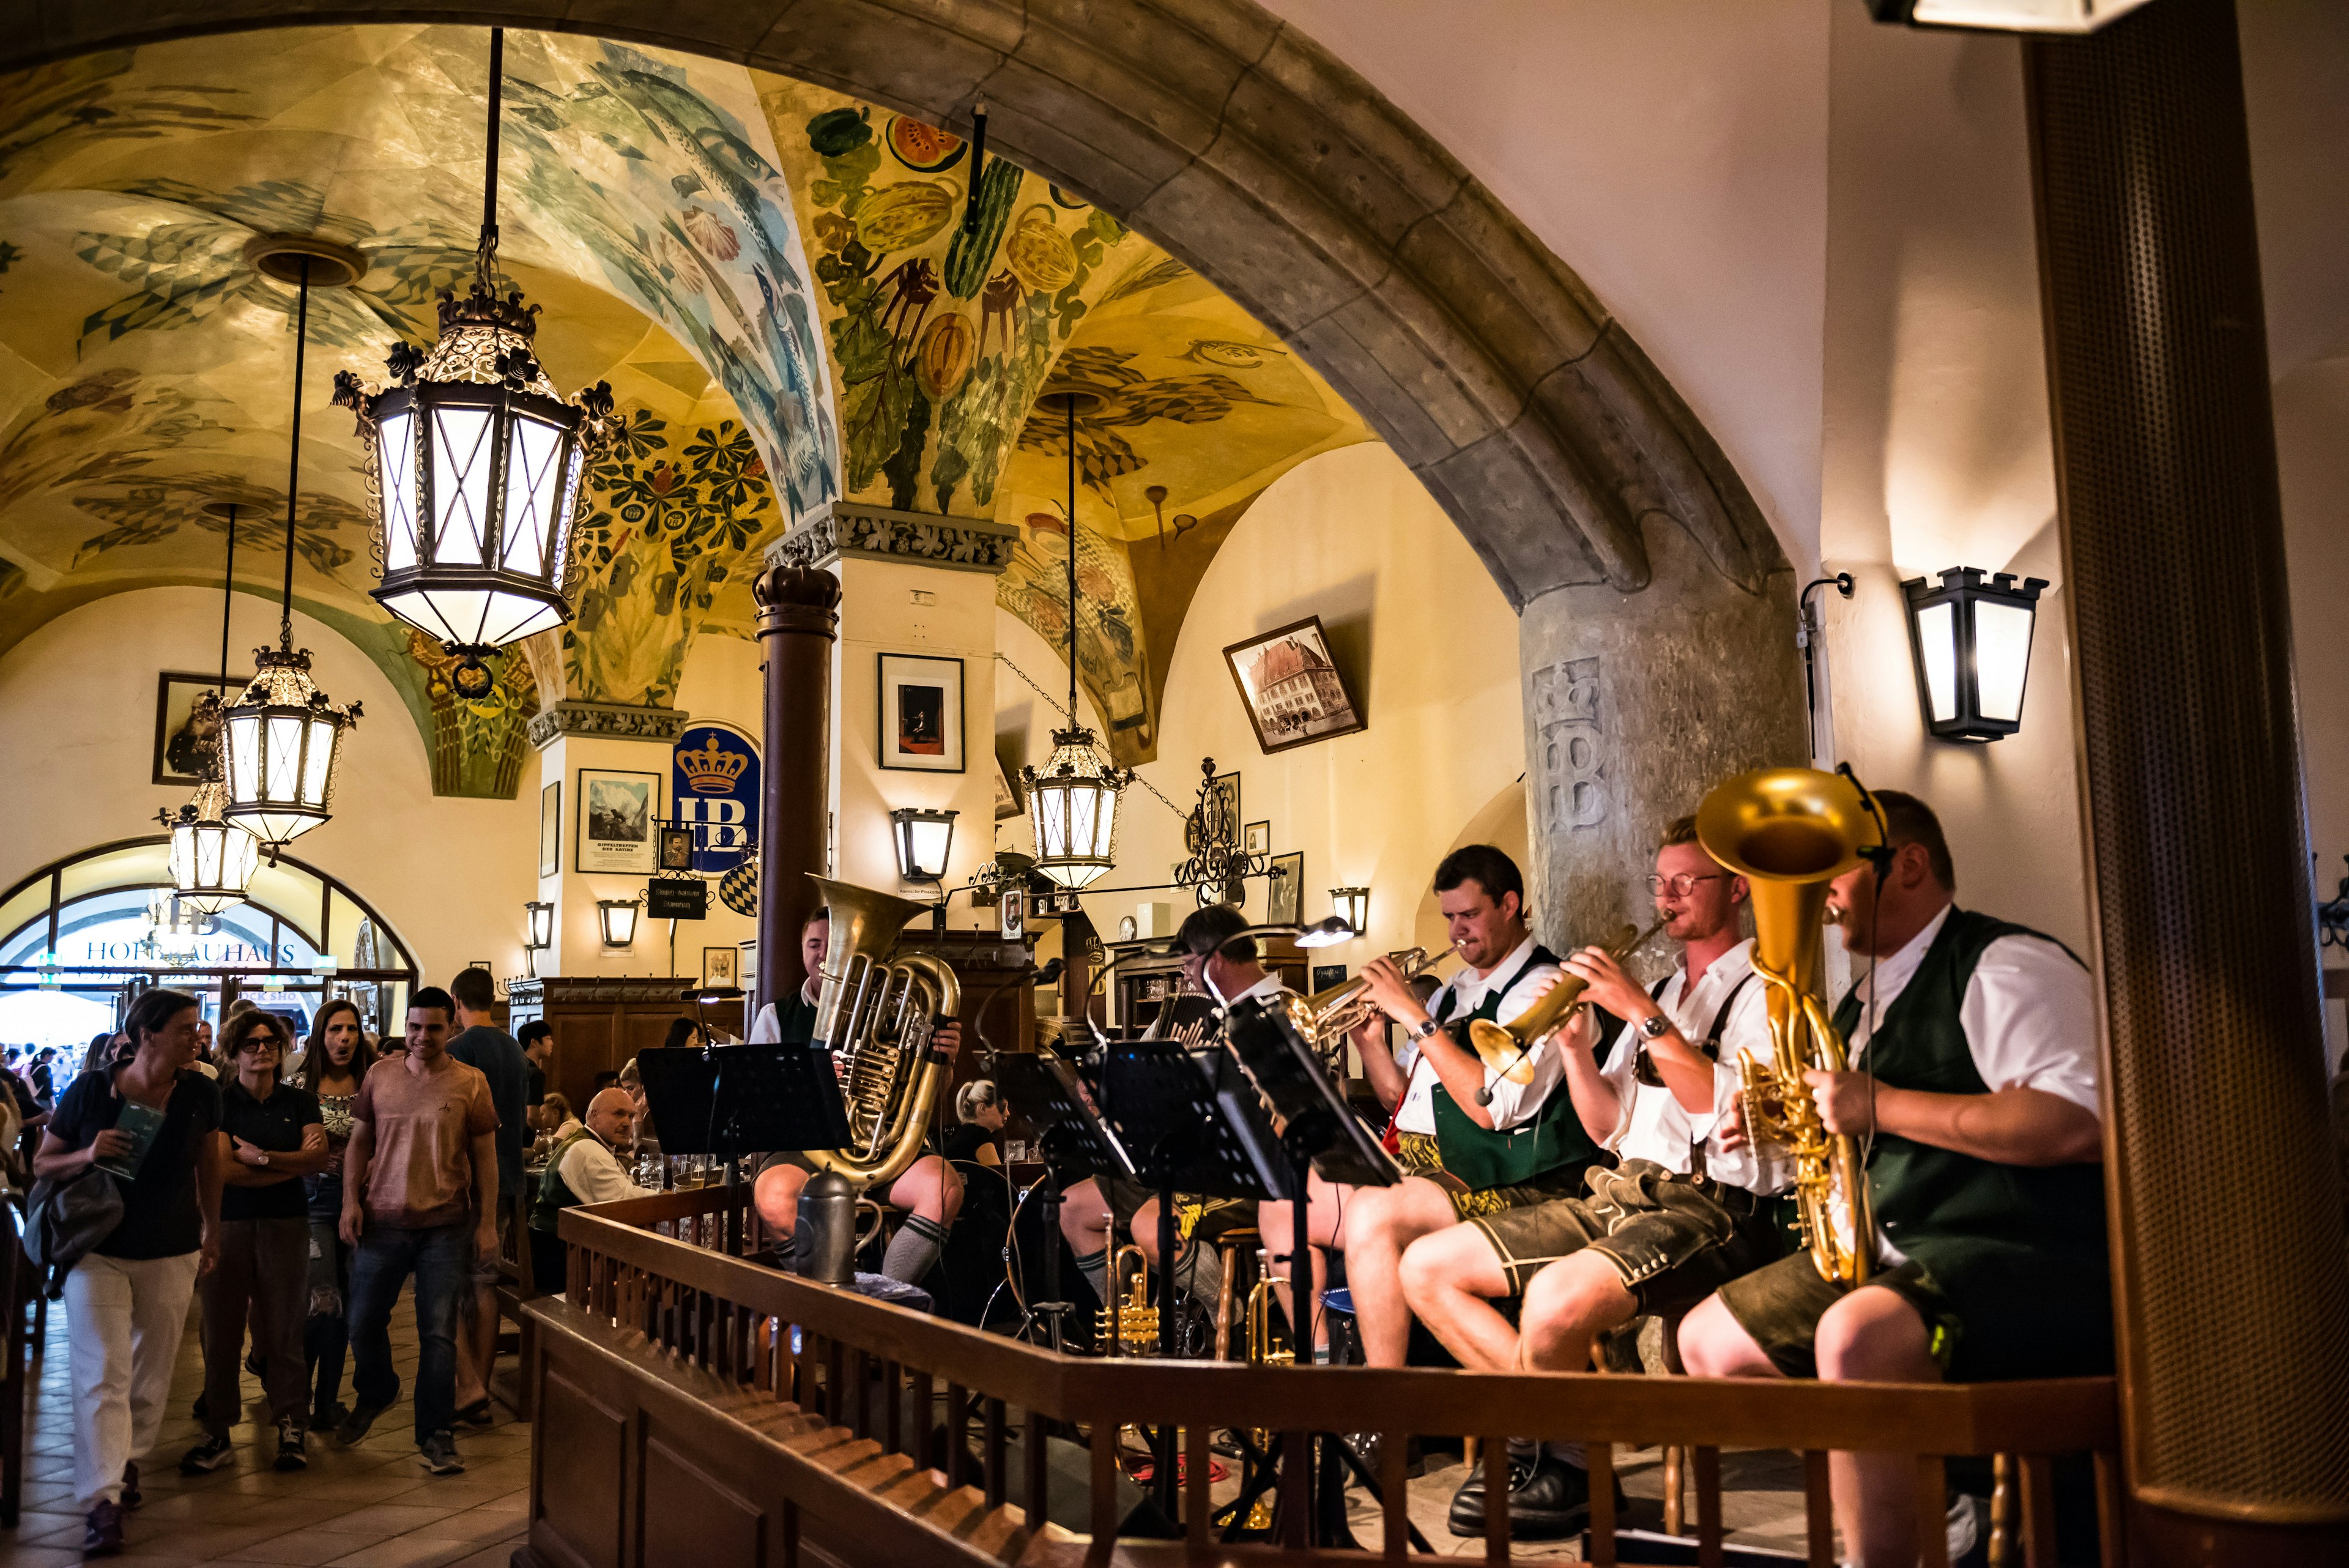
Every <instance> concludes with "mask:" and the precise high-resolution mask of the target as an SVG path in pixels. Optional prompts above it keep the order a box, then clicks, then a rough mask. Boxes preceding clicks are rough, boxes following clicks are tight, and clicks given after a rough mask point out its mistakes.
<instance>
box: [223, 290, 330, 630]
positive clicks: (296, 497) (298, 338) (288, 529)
mask: <svg viewBox="0 0 2349 1568" xmlns="http://www.w3.org/2000/svg"><path fill="white" fill-rule="evenodd" d="M297 297H298V300H299V303H298V304H297V305H296V306H295V317H294V441H293V451H292V452H291V454H290V455H289V456H288V457H287V458H286V460H285V597H284V599H283V600H282V601H281V603H280V605H279V607H278V612H277V651H278V652H280V653H291V652H293V651H294V513H295V508H296V507H297V506H298V505H300V504H301V499H302V362H303V358H304V355H305V352H306V351H307V350H308V348H309V346H310V258H309V257H308V256H304V257H303V258H302V288H301V293H300V295H299V296H297ZM231 527H232V528H233V527H234V524H231Z"/></svg>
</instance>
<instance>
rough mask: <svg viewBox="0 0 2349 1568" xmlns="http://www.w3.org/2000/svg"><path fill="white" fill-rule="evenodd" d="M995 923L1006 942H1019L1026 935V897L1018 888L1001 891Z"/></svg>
mask: <svg viewBox="0 0 2349 1568" xmlns="http://www.w3.org/2000/svg"><path fill="white" fill-rule="evenodd" d="M997 923H998V924H999V926H1000V927H1001V934H1002V937H1003V940H1006V941H1013V942H1016V941H1019V940H1024V939H1025V938H1026V937H1027V935H1028V895H1027V893H1026V892H1025V891H1024V890H1023V889H1021V888H1005V889H1004V890H1003V901H1002V904H1001V906H1000V907H999V909H998V911H997Z"/></svg>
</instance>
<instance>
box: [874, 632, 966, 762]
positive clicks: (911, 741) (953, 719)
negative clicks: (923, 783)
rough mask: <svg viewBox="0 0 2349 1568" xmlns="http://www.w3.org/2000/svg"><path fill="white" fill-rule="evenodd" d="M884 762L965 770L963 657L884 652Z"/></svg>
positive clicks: (882, 750) (882, 718)
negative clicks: (950, 657) (942, 657)
mask: <svg viewBox="0 0 2349 1568" xmlns="http://www.w3.org/2000/svg"><path fill="white" fill-rule="evenodd" d="M881 765H882V766H883V767H885V768H900V769H905V770H907V771H910V772H915V773H927V774H958V773H961V772H962V771H963V729H962V660H961V659H933V658H930V657H928V656H926V655H921V654H912V653H885V654H883V655H881Z"/></svg>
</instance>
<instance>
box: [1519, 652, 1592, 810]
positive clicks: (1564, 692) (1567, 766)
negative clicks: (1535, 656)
mask: <svg viewBox="0 0 2349 1568" xmlns="http://www.w3.org/2000/svg"><path fill="white" fill-rule="evenodd" d="M1534 712H1535V714H1536V722H1537V727H1538V731H1539V733H1540V736H1541V812H1542V821H1543V823H1544V825H1545V826H1548V827H1550V828H1552V829H1554V830H1557V831H1561V832H1562V831H1565V830H1566V829H1568V828H1577V827H1596V826H1599V824H1600V823H1602V822H1604V821H1606V820H1607V732H1606V730H1605V728H1604V726H1603V724H1602V722H1601V720H1600V717H1599V660H1598V659H1561V660H1559V661H1558V662H1557V663H1556V664H1553V665H1551V666H1549V667H1548V668H1547V669H1545V670H1535V671H1534Z"/></svg>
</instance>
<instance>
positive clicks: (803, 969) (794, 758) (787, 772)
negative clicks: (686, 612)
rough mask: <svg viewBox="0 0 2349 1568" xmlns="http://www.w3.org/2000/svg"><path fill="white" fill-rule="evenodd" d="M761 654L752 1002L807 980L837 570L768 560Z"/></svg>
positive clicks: (825, 805) (823, 807) (826, 769)
mask: <svg viewBox="0 0 2349 1568" xmlns="http://www.w3.org/2000/svg"><path fill="white" fill-rule="evenodd" d="M750 597H752V598H753V599H755V600H756V601H757V602H758V606H759V645H760V648H761V651H762V652H763V653H764V655H765V662H764V664H763V666H762V668H763V669H764V670H765V671H766V712H765V715H764V723H763V726H762V727H763V729H764V730H765V737H764V745H763V749H764V751H765V753H766V776H765V779H764V781H763V784H764V790H765V798H764V799H762V800H761V802H760V803H759V977H758V989H757V992H756V993H755V994H754V995H753V996H752V998H751V1002H752V1015H753V1016H754V1017H755V1016H756V1013H757V1009H758V1007H759V1006H761V1005H763V1004H764V1003H766V1002H772V1001H773V1000H774V999H775V998H776V997H779V996H784V995H788V994H789V993H790V992H792V990H794V989H796V988H797V987H798V986H799V985H800V984H801V983H802V981H805V980H806V979H807V966H806V965H805V964H804V963H803V962H802V961H801V958H800V927H801V925H802V923H804V922H805V920H806V919H807V917H808V916H809V915H810V914H811V913H812V912H813V910H814V909H815V907H816V904H817V902H818V899H817V898H816V890H815V885H814V884H813V883H812V882H810V881H809V880H808V873H810V872H814V873H815V874H816V875H818V876H822V875H823V874H824V873H825V872H826V871H828V870H829V869H830V862H829V861H828V860H827V858H826V855H825V843H824V840H825V836H826V833H825V829H826V826H827V822H826V818H827V817H828V816H829V815H830V809H829V806H830V801H831V795H832V783H831V774H832V755H831V753H832V740H831V724H832V719H831V712H832V645H833V639H835V637H836V636H837V635H838V628H839V626H840V579H839V578H837V577H835V576H833V575H832V574H831V573H830V572H826V571H823V570H820V569H818V568H816V567H812V566H774V567H771V568H770V569H769V570H767V571H766V572H764V573H762V574H761V576H759V578H758V579H757V580H756V581H755V582H753V583H752V584H751V585H750Z"/></svg>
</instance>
